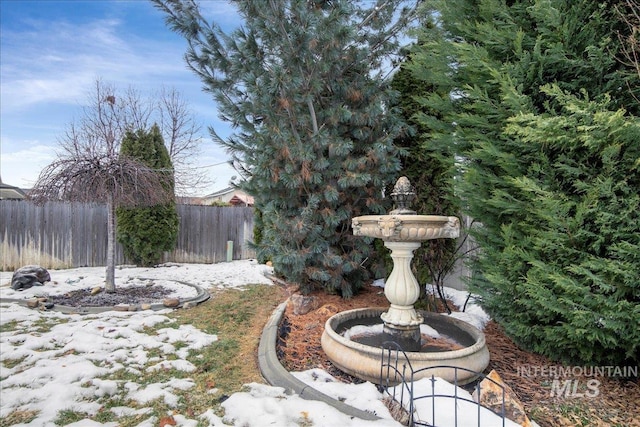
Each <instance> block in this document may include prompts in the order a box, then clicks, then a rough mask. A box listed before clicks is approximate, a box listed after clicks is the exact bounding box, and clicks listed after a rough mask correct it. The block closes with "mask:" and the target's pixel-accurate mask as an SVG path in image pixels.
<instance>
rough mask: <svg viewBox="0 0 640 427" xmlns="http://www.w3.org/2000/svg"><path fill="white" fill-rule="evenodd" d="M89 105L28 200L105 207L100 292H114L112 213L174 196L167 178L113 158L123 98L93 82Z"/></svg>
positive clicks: (125, 125)
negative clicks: (103, 274) (103, 277)
mask: <svg viewBox="0 0 640 427" xmlns="http://www.w3.org/2000/svg"><path fill="white" fill-rule="evenodd" d="M89 101H90V102H89V104H88V106H86V107H85V108H84V109H83V114H82V116H81V118H80V119H79V121H77V122H73V123H71V125H70V126H69V128H68V130H67V131H66V133H65V134H64V135H63V136H62V138H61V140H60V147H61V148H62V152H60V153H58V158H57V160H55V161H54V162H53V163H51V164H50V165H49V166H47V167H46V168H45V169H44V170H43V171H42V172H41V173H40V176H39V177H38V181H37V182H36V184H35V187H34V189H33V191H32V192H31V193H30V197H31V198H32V199H33V200H34V201H35V202H36V203H44V202H46V201H48V200H62V201H78V202H95V203H105V204H106V205H107V212H108V214H107V230H108V232H107V236H108V238H107V267H106V281H105V289H106V291H107V292H115V256H114V255H115V229H116V223H115V208H116V207H118V206H127V207H134V206H152V205H156V204H161V203H166V202H168V201H171V200H172V199H173V197H174V195H173V193H172V192H170V191H167V188H171V186H170V185H166V184H167V182H166V180H168V179H171V177H172V174H167V173H163V172H166V171H158V170H154V169H150V168H149V167H147V166H146V165H144V164H142V163H140V162H138V161H136V160H133V159H130V158H127V157H125V156H121V155H120V154H119V152H120V142H121V140H122V137H123V135H124V132H125V131H126V130H127V129H129V128H130V126H131V119H132V116H130V115H127V114H125V112H126V109H127V105H131V104H127V103H126V102H124V101H126V98H125V99H123V102H119V99H118V98H116V95H115V90H114V88H113V87H112V86H110V85H108V84H105V83H103V82H102V81H100V80H98V81H96V85H95V91H94V92H92V94H91V96H90V99H89ZM138 111H140V110H138ZM135 117H136V120H138V119H140V117H141V116H135Z"/></svg>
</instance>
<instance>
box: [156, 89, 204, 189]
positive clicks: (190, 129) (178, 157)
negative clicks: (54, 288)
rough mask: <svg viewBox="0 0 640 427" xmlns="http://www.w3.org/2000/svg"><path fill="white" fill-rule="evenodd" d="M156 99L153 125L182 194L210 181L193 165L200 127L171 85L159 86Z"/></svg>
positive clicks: (199, 141) (198, 150) (198, 142)
mask: <svg viewBox="0 0 640 427" xmlns="http://www.w3.org/2000/svg"><path fill="white" fill-rule="evenodd" d="M156 98H157V116H158V117H157V120H156V122H157V124H158V126H159V127H160V132H161V133H162V137H163V138H164V141H165V145H166V147H167V150H168V151H169V156H170V157H171V162H172V163H173V167H174V168H175V170H176V188H177V189H178V190H179V191H180V192H181V193H183V194H185V193H190V192H193V191H195V190H197V189H200V188H203V187H204V186H206V185H208V184H210V183H211V179H210V178H209V177H208V176H207V174H206V172H205V171H203V170H202V169H199V168H197V167H196V166H195V164H194V160H195V159H197V158H198V155H199V154H200V145H201V143H202V137H201V136H200V131H201V130H202V126H201V125H200V123H198V122H197V121H196V120H195V116H194V114H193V113H192V112H191V111H190V109H189V106H188V104H187V102H186V100H185V99H184V98H183V97H182V95H181V94H180V92H178V91H177V90H176V89H175V88H166V87H163V88H162V89H161V90H160V92H159V94H158V95H157V96H156Z"/></svg>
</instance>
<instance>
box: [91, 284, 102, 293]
mask: <svg viewBox="0 0 640 427" xmlns="http://www.w3.org/2000/svg"><path fill="white" fill-rule="evenodd" d="M100 292H102V286H96V287H95V288H93V289H91V295H96V294H99V293H100Z"/></svg>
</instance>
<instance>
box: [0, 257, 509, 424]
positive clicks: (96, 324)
mask: <svg viewBox="0 0 640 427" xmlns="http://www.w3.org/2000/svg"><path fill="white" fill-rule="evenodd" d="M49 272H50V274H51V278H52V283H50V284H47V285H45V286H43V287H34V288H30V289H27V290H24V291H21V292H17V291H13V290H12V289H11V288H10V287H9V283H10V280H11V275H12V272H0V297H1V298H30V297H33V296H37V295H42V294H50V295H51V294H56V293H64V292H68V291H70V290H76V289H84V288H87V287H94V286H100V285H102V284H103V282H104V273H105V269H104V268H102V267H100V268H77V269H69V270H50V271H49ZM269 272H270V269H269V268H268V267H266V266H264V265H258V264H257V263H255V262H254V261H248V260H247V261H234V262H231V263H220V264H213V265H211V264H185V265H177V264H176V265H165V266H161V267H156V268H128V267H127V268H119V269H117V270H116V281H117V283H130V284H137V283H138V282H139V278H144V279H152V280H153V281H154V282H155V283H157V284H162V285H163V286H166V287H172V286H173V287H174V288H175V293H174V296H177V297H183V298H184V297H190V296H193V295H191V293H194V291H193V290H192V289H191V288H188V287H185V286H177V285H176V284H175V283H174V282H172V281H175V280H179V281H183V282H189V283H194V284H198V285H200V286H202V287H204V288H207V289H211V288H219V289H220V288H229V287H236V288H237V287H244V286H249V285H251V284H259V283H264V284H271V283H272V282H271V280H270V279H269V278H268V275H267V274H266V273H269ZM457 297H459V298H462V295H458V296H457ZM168 313H169V310H168V309H167V310H161V311H137V312H116V311H109V312H104V313H100V314H86V315H76V314H73V315H68V314H62V313H59V312H56V311H38V310H33V309H28V308H25V307H22V306H20V305H18V304H12V303H2V304H0V387H1V389H0V418H5V419H6V417H7V416H8V415H10V414H12V413H14V414H15V413H16V412H24V413H32V414H35V419H33V420H32V421H31V422H30V423H29V424H28V425H29V426H52V425H54V421H55V420H56V419H58V418H59V415H60V413H62V412H64V411H74V412H77V413H87V414H89V416H91V417H92V418H98V419H99V417H97V416H96V415H97V414H98V415H99V413H100V411H103V410H105V409H104V408H105V407H107V406H105V402H106V401H110V402H111V404H110V405H108V409H107V410H108V411H111V412H113V413H114V414H116V416H117V417H125V416H132V415H137V416H141V419H143V421H142V422H140V423H139V424H138V425H139V426H149V427H151V426H158V425H159V424H160V421H161V420H159V419H158V417H157V416H155V415H152V414H151V412H152V408H151V406H152V404H153V402H154V401H156V400H158V399H161V400H162V401H163V402H164V403H165V404H166V405H167V406H168V407H170V408H173V410H172V411H171V413H170V414H167V416H169V415H171V416H172V417H173V420H175V421H176V423H177V425H180V426H198V425H199V426H202V425H213V426H216V425H225V424H233V425H242V426H257V427H262V426H267V425H273V426H277V427H281V426H282V427H284V426H360V425H367V426H368V425H373V426H399V425H400V424H399V423H397V422H396V421H394V420H393V419H392V418H391V415H390V414H389V411H388V410H387V409H386V407H385V406H384V405H383V403H382V401H381V399H382V397H383V396H382V395H381V394H380V393H379V392H378V390H377V389H376V387H375V386H374V385H373V384H371V383H364V384H359V385H355V384H344V383H341V382H339V381H337V380H336V379H335V378H333V377H331V376H330V375H329V374H327V373H326V372H324V371H322V370H317V369H315V370H311V371H305V372H297V373H294V375H295V376H296V377H298V378H299V379H301V380H302V381H304V382H305V383H307V384H309V385H310V386H312V387H314V388H317V389H318V390H320V391H322V392H324V393H325V394H328V395H330V396H332V397H335V398H336V399H339V400H342V401H345V402H346V403H347V404H350V405H352V406H354V407H357V408H359V409H362V410H367V411H371V412H374V413H375V414H377V415H378V416H380V417H381V418H382V419H381V420H379V421H376V422H371V421H363V420H359V419H355V418H351V417H349V416H347V415H345V414H343V413H341V412H339V411H338V410H336V409H335V408H333V407H332V406H329V405H327V404H325V403H322V402H318V401H309V400H304V399H302V398H300V397H299V396H297V395H287V394H285V393H284V390H283V389H282V388H279V387H272V386H268V385H265V384H257V383H252V384H248V385H247V387H246V390H247V391H245V392H239V393H235V394H233V395H231V396H230V397H229V398H228V399H226V400H225V401H224V402H223V403H222V404H221V406H222V408H224V412H225V413H224V415H223V416H219V415H216V413H214V411H213V409H209V410H207V411H205V412H204V413H201V414H189V411H188V408H183V407H181V406H180V404H179V398H178V394H179V392H183V391H184V390H187V391H188V390H190V389H191V388H193V387H194V386H195V383H194V382H193V380H191V379H190V378H189V375H188V373H189V372H191V371H193V369H194V365H193V363H192V362H193V358H197V357H198V350H199V349H201V348H203V347H205V346H208V345H210V344H212V343H213V342H215V341H216V340H217V339H218V337H217V336H216V335H212V334H207V333H204V332H202V331H200V330H198V329H196V328H194V327H192V326H190V325H179V326H178V327H176V325H175V324H174V322H175V320H173V319H171V318H169V317H168V316H167V314H168ZM467 315H468V316H471V317H472V318H473V319H472V320H473V321H475V322H479V323H478V324H480V325H482V324H483V323H482V322H483V321H486V319H484V318H483V315H482V313H471V314H467ZM464 320H468V319H464ZM148 371H159V372H165V371H166V372H171V371H181V372H182V373H183V375H181V378H174V377H165V378H163V376H162V375H159V378H160V380H159V381H158V382H154V383H140V382H139V380H138V378H139V377H140V376H141V373H142V372H148ZM425 381H426V380H425ZM427 386H428V387H431V383H430V382H429V384H426V382H425V383H424V384H416V387H417V388H420V387H427ZM437 387H438V388H439V389H442V390H449V391H451V388H452V387H453V385H451V384H449V383H446V382H444V381H442V380H438V383H437ZM212 391H213V392H215V390H212ZM459 393H466V392H465V391H464V390H459ZM214 400H216V399H214V398H213V396H212V401H214ZM113 402H122V403H123V404H122V405H117V404H116V405H114V404H113ZM127 403H128V404H127ZM453 404H454V402H453V400H449V401H447V402H444V401H442V402H441V401H438V402H437V405H436V406H437V414H436V417H437V418H436V419H437V420H439V423H438V425H452V424H451V422H452V405H453ZM459 404H464V403H459ZM212 407H213V405H212ZM430 408H431V405H430V403H429V404H428V408H427V407H424V408H420V407H419V408H418V412H420V415H421V416H422V417H429V418H424V419H430V416H431V414H430V411H431V409H430ZM459 413H462V414H464V416H466V417H471V418H464V419H459V423H460V424H459V425H460V426H466V425H476V424H475V421H473V417H474V414H475V413H477V409H476V408H475V406H473V405H472V407H470V408H469V409H465V408H464V407H462V408H459ZM145 414H149V415H148V417H145ZM482 419H483V423H482V425H483V426H486V425H491V426H499V425H502V419H500V418H498V417H497V416H495V415H493V414H492V413H489V412H488V411H487V413H484V412H483V415H482ZM440 423H442V424H440ZM67 425H72V426H82V427H91V426H117V425H118V423H117V422H105V423H100V422H97V421H92V420H90V419H88V418H87V419H84V420H80V421H77V422H74V423H72V424H67ZM506 425H508V426H509V425H515V424H513V423H510V422H509V421H507V423H506Z"/></svg>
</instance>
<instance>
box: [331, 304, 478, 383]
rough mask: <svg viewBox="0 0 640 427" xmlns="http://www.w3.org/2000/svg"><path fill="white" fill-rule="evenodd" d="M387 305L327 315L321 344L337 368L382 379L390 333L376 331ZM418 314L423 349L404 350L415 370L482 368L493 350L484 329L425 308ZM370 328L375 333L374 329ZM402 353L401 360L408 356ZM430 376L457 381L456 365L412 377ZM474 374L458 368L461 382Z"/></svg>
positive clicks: (378, 381) (369, 378) (375, 379)
mask: <svg viewBox="0 0 640 427" xmlns="http://www.w3.org/2000/svg"><path fill="white" fill-rule="evenodd" d="M385 310H386V309H385V308H382V307H379V308H364V309H356V310H349V311H344V312H341V313H338V314H336V315H334V316H332V317H330V318H329V319H328V320H327V322H326V324H325V329H324V333H323V334H322V349H323V350H324V352H325V354H326V355H327V357H328V358H329V360H331V362H332V363H333V364H334V365H335V366H336V367H337V368H339V369H340V370H342V371H344V372H346V373H348V374H350V375H353V376H355V377H357V378H360V379H363V380H366V381H370V382H372V383H376V384H377V383H380V371H381V360H382V352H383V350H382V348H381V345H382V343H383V342H384V341H388V339H387V338H388V337H387V336H386V334H385V333H384V332H381V331H376V327H377V325H382V320H381V319H380V315H381V314H382V313H383V312H385ZM419 313H420V314H421V315H422V317H423V319H424V320H423V323H422V325H421V329H422V330H423V331H425V329H426V331H425V332H423V333H422V344H421V348H420V349H419V351H407V352H406V353H405V354H406V355H407V358H408V359H409V362H410V363H411V366H412V368H413V370H414V372H415V371H418V370H420V369H423V368H427V367H434V366H440V365H449V366H457V367H460V368H465V369H469V370H471V371H473V372H482V371H483V370H484V369H485V368H486V367H487V365H488V364H489V350H488V349H487V346H486V342H485V338H484V334H483V333H482V331H480V330H479V329H477V328H476V327H474V326H472V325H470V324H468V323H466V322H463V321H461V320H458V319H455V318H452V317H450V316H446V315H442V314H438V313H431V312H425V311H420V312H419ZM425 325H427V326H426V327H425ZM356 326H364V327H367V328H365V330H368V331H369V332H366V331H365V332H364V333H362V334H360V333H358V332H357V330H356V329H355V327H356ZM431 328H432V329H433V330H435V331H437V335H438V336H439V337H438V338H434V335H436V334H434V333H433V331H432V330H431ZM372 330H373V331H374V332H373V333H371V332H370V331H372ZM345 331H355V335H356V336H353V337H352V338H351V339H349V338H345V336H344V335H343V334H344V333H345ZM347 335H349V334H347ZM358 341H360V342H358ZM399 358H400V360H402V359H403V358H404V356H399ZM431 375H434V376H436V377H440V378H442V379H444V380H446V381H450V382H453V381H454V380H455V370H454V369H452V368H440V367H439V368H434V369H428V370H424V371H421V372H420V373H418V374H416V375H415V376H414V380H418V379H420V378H425V377H431ZM476 377H477V375H476V374H474V373H472V372H468V371H466V370H462V369H459V370H458V371H457V381H458V384H466V383H469V382H471V381H473V380H474V379H475V378H476Z"/></svg>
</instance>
